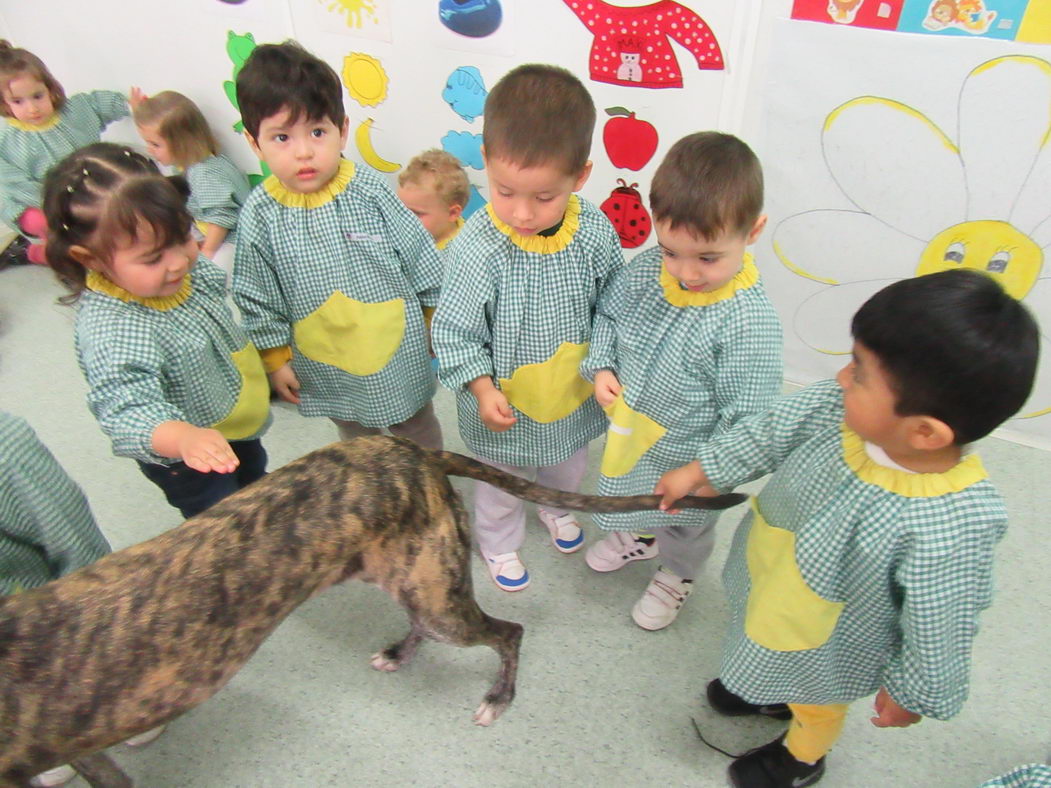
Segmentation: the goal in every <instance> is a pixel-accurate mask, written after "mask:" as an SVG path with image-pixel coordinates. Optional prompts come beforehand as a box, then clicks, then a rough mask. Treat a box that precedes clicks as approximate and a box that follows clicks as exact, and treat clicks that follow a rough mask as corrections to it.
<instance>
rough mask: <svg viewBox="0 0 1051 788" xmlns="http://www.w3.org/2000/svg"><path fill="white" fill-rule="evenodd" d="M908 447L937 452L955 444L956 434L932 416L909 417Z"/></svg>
mask: <svg viewBox="0 0 1051 788" xmlns="http://www.w3.org/2000/svg"><path fill="white" fill-rule="evenodd" d="M908 418H909V419H910V420H912V423H911V424H910V425H909V446H911V447H912V448H913V449H917V450H919V451H937V450H939V449H944V448H946V447H948V446H952V445H953V444H954V443H955V442H956V432H955V430H953V428H952V427H950V426H949V425H948V424H946V423H945V422H944V421H942V420H941V419H936V418H934V417H933V416H909V417H908Z"/></svg>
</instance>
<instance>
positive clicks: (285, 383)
mask: <svg viewBox="0 0 1051 788" xmlns="http://www.w3.org/2000/svg"><path fill="white" fill-rule="evenodd" d="M267 377H269V378H270V385H271V386H272V387H273V389H274V391H275V392H277V396H279V397H280V398H281V399H283V400H284V401H285V402H291V403H292V404H293V405H298V404H299V378H297V377H296V373H295V372H293V371H292V365H291V364H285V365H284V366H282V367H278V368H277V369H275V370H274V371H273V372H271V373H269V375H268V376H267Z"/></svg>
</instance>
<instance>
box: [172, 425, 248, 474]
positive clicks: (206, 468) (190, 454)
mask: <svg viewBox="0 0 1051 788" xmlns="http://www.w3.org/2000/svg"><path fill="white" fill-rule="evenodd" d="M179 449H180V455H181V456H182V461H183V462H185V463H186V464H187V465H189V466H190V467H191V468H193V469H194V470H195V471H200V472H201V473H210V472H213V471H214V472H215V473H233V472H234V471H236V470H237V466H238V465H240V464H241V461H240V460H239V459H237V455H236V454H234V450H233V449H231V448H230V444H229V443H228V442H227V440H226V438H224V437H223V434H222V433H221V432H219V430H213V429H205V428H203V427H194V428H193V431H191V432H188V433H187V434H186V437H185V438H183V440H182V441H181V442H180V446H179Z"/></svg>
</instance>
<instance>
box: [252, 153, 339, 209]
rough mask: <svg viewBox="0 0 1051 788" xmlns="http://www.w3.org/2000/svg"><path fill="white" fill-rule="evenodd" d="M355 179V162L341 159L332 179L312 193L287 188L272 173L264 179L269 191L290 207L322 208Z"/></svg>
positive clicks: (264, 184)
mask: <svg viewBox="0 0 1051 788" xmlns="http://www.w3.org/2000/svg"><path fill="white" fill-rule="evenodd" d="M353 179H354V162H352V161H349V160H348V159H341V160H340V162H339V169H338V170H336V174H335V175H333V176H332V180H330V181H329V182H328V183H326V184H325V185H324V186H322V187H321V188H320V189H318V190H317V191H316V192H311V193H310V194H301V193H300V192H294V191H292V190H291V189H286V188H285V186H284V184H282V183H281V181H279V180H278V179H277V176H276V175H271V176H270V177H268V178H267V179H266V180H265V181H263V188H264V189H266V191H267V193H268V194H269V195H270V196H271V197H273V198H274V199H275V200H277V201H278V202H279V203H281V204H282V205H284V206H287V207H289V208H320V207H321V206H322V205H325V204H326V203H330V202H332V201H333V200H334V199H335V198H336V197H337V196H339V195H340V194H342V193H343V192H344V191H346V188H347V186H348V185H349V184H350V182H351V181H352V180H353Z"/></svg>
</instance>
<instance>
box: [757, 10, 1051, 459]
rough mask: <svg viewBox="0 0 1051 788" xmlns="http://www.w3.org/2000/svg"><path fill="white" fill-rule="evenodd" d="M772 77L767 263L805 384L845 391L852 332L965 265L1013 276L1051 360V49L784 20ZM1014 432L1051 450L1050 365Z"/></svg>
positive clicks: (1012, 425) (788, 346) (790, 357)
mask: <svg viewBox="0 0 1051 788" xmlns="http://www.w3.org/2000/svg"><path fill="white" fill-rule="evenodd" d="M768 73H769V74H770V78H769V80H768V82H767V85H766V90H765V96H766V111H765V114H764V127H765V135H764V139H763V146H762V159H763V162H764V170H765V174H766V182H767V196H768V199H767V210H768V213H769V216H770V222H769V229H768V230H767V231H766V233H765V238H764V239H761V241H760V246H759V251H760V254H759V255H758V256H759V258H760V259H761V260H762V261H763V263H764V264H763V266H762V270H763V277H764V280H765V281H766V283H767V291H768V292H769V293H770V296H771V300H772V301H773V302H774V304H775V306H776V307H777V308H778V311H779V313H780V314H781V317H782V321H783V323H784V327H785V360H786V375H787V377H788V378H789V379H790V380H794V381H797V382H809V381H812V380H816V379H819V378H823V377H829V376H831V375H832V374H834V373H835V371H836V370H838V369H839V368H840V367H842V366H843V365H844V364H845V363H846V362H847V360H848V359H849V355H848V354H849V352H850V349H851V337H850V332H849V326H850V318H851V317H852V315H853V314H854V312H855V311H856V310H857V308H858V307H859V306H860V305H861V304H862V303H863V302H864V301H865V300H866V299H867V298H868V297H869V296H871V295H872V294H873V293H875V292H876V291H877V290H879V289H881V288H882V287H884V286H886V285H887V284H890V283H891V282H893V281H896V280H899V279H902V278H905V277H910V276H917V275H922V274H926V273H933V272H935V271H940V270H946V269H949V268H956V267H966V268H973V269H976V270H981V271H984V272H986V273H988V274H990V275H992V276H994V277H995V278H997V279H998V280H999V281H1000V282H1001V284H1002V285H1003V286H1004V288H1005V289H1006V290H1007V292H1009V293H1010V294H1011V295H1013V296H1015V297H1016V298H1019V299H1020V300H1021V301H1022V302H1023V303H1024V304H1026V306H1028V307H1029V309H1030V311H1031V312H1032V313H1033V314H1034V315H1035V316H1036V317H1037V320H1038V321H1041V322H1042V326H1041V331H1042V333H1043V339H1042V341H1043V342H1044V346H1045V347H1047V346H1048V344H1047V343H1048V338H1047V337H1048V333H1049V329H1051V326H1049V325H1048V323H1047V320H1048V316H1049V315H1051V265H1048V261H1047V257H1048V254H1049V253H1051V200H1048V199H1047V195H1048V194H1051V144H1049V140H1051V55H1049V53H1048V51H1047V49H1046V48H1044V47H1033V46H1025V45H1019V44H1017V43H1007V42H997V41H994V40H989V39H986V40H981V41H974V40H972V41H961V40H959V39H955V38H954V39H949V38H945V39H938V40H936V41H932V40H928V39H921V38H918V37H900V36H886V35H885V34H883V33H880V32H878V31H871V30H863V29H858V30H851V31H847V32H846V33H844V31H840V30H834V29H831V28H829V27H828V26H825V25H808V24H801V23H799V22H793V21H789V20H784V21H781V22H779V23H778V24H777V25H776V28H775V35H774V42H773V50H772V52H771V60H770V68H769V72H768ZM815 73H821V74H823V75H824V76H823V78H822V79H821V80H820V81H815V80H813V79H811V78H809V77H808V75H813V74H815ZM920 74H922V76H923V78H922V79H919V78H918V75H920ZM946 341H952V338H951V337H947V338H946ZM1006 430H1007V431H1008V432H1011V433H1015V434H1016V435H1019V436H1024V437H1025V438H1026V439H1028V440H1031V441H1035V442H1037V443H1040V444H1041V445H1051V362H1048V361H1047V360H1046V354H1045V361H1044V362H1043V363H1042V364H1041V366H1040V368H1039V371H1038V375H1037V382H1036V387H1035V389H1034V392H1033V394H1032V396H1031V397H1030V399H1029V401H1028V403H1026V405H1025V406H1024V408H1023V409H1022V411H1021V413H1020V415H1019V417H1017V418H1015V419H1012V420H1011V421H1009V422H1008V423H1007V425H1006Z"/></svg>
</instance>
